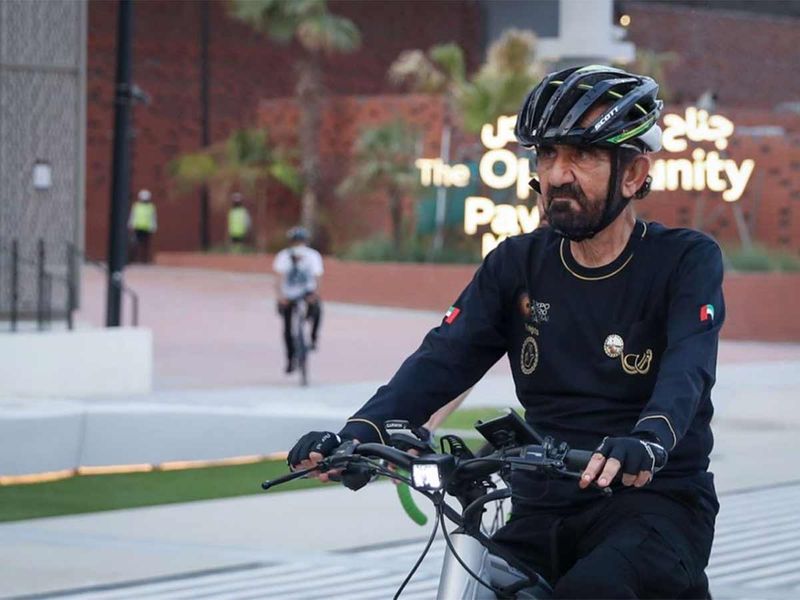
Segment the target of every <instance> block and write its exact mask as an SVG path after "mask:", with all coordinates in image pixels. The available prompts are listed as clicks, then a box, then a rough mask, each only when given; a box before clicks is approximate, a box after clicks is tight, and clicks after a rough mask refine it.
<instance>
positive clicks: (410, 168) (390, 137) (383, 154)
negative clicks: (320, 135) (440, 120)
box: [336, 119, 420, 251]
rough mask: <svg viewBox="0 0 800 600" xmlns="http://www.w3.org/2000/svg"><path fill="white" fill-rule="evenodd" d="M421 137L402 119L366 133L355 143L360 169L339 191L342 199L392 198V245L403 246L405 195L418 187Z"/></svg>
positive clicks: (357, 169)
mask: <svg viewBox="0 0 800 600" xmlns="http://www.w3.org/2000/svg"><path fill="white" fill-rule="evenodd" d="M419 139H420V134H419V132H418V131H416V130H414V129H412V128H411V127H410V126H409V124H408V123H407V122H405V121H403V120H402V119H397V120H395V121H392V122H390V123H385V124H383V125H380V126H378V127H373V128H370V129H365V130H363V131H362V132H361V133H360V135H359V136H358V138H357V139H356V141H355V143H354V144H353V157H354V159H355V162H356V168H355V170H353V172H352V173H351V174H350V175H349V176H348V177H347V178H346V179H345V180H344V181H342V183H340V184H339V186H338V187H337V188H336V193H337V194H338V195H339V196H351V195H354V194H364V193H371V192H374V191H375V190H382V191H384V192H385V193H386V194H387V195H388V197H389V219H390V222H391V224H392V243H393V244H394V248H395V251H399V250H400V247H401V246H402V243H403V205H402V200H403V196H405V195H407V194H408V193H410V192H413V191H415V190H416V189H417V188H418V185H419V184H418V181H419V178H418V175H417V171H416V167H415V166H414V160H415V159H416V157H417V149H418V146H419Z"/></svg>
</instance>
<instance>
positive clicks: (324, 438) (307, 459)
mask: <svg viewBox="0 0 800 600" xmlns="http://www.w3.org/2000/svg"><path fill="white" fill-rule="evenodd" d="M342 442H343V440H342V438H340V437H339V436H338V435H336V434H335V433H333V432H331V431H311V432H309V433H307V434H305V435H304V436H303V437H301V438H300V439H299V440H297V443H296V444H295V445H294V447H293V448H292V449H291V450H290V451H289V457H288V459H287V462H288V463H289V468H290V469H292V470H295V469H311V468H313V467H315V466H317V464H318V463H319V462H320V461H321V460H322V459H323V458H326V457H328V456H330V455H331V454H333V451H334V450H336V448H338V447H339V446H340V445H341V444H342ZM334 474H335V472H334V471H329V472H327V473H320V472H319V471H315V472H314V473H311V474H310V477H316V478H318V479H319V480H320V481H328V480H329V478H330V477H329V476H330V475H334Z"/></svg>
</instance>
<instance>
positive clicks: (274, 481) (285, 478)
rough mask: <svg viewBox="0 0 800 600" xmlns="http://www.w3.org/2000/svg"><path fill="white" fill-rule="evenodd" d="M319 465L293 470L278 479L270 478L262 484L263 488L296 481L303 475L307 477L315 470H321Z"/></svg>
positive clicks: (266, 488)
mask: <svg viewBox="0 0 800 600" xmlns="http://www.w3.org/2000/svg"><path fill="white" fill-rule="evenodd" d="M319 470H320V469H319V466H316V467H311V468H309V469H300V470H299V471H292V472H291V473H289V474H288V475H283V476H281V477H278V478H277V479H268V480H266V481H265V482H263V483H262V484H261V489H262V490H268V489H269V488H271V487H274V486H276V485H281V484H282V483H288V482H290V481H294V480H295V479H300V478H301V477H305V476H306V475H308V474H309V473H313V472H314V471H319Z"/></svg>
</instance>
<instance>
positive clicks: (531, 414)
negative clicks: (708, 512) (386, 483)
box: [342, 221, 725, 495]
mask: <svg viewBox="0 0 800 600" xmlns="http://www.w3.org/2000/svg"><path fill="white" fill-rule="evenodd" d="M722 272H723V268H722V258H721V253H720V250H719V247H718V246H717V244H716V243H715V242H714V241H713V240H711V239H710V238H709V237H707V236H705V235H703V234H702V233H699V232H697V231H692V230H688V229H669V228H666V227H664V226H663V225H660V224H658V223H645V222H643V221H637V222H636V225H635V227H634V230H633V232H632V234H631V237H630V240H629V242H628V244H627V245H626V247H625V249H624V250H623V252H622V253H621V254H620V256H619V257H618V258H617V259H615V260H614V261H613V262H612V263H610V264H608V265H605V266H603V267H600V268H586V267H583V266H581V265H580V264H578V263H577V261H576V260H575V259H574V258H573V256H572V254H571V252H570V245H569V242H567V241H566V240H563V239H562V238H561V237H560V236H558V235H557V234H556V233H554V232H553V231H552V230H550V229H539V230H536V231H534V232H533V233H530V234H526V235H521V236H517V237H513V238H510V239H508V240H506V241H504V242H503V243H501V244H500V245H499V246H498V247H497V248H496V249H495V250H494V251H493V252H491V253H490V254H489V255H488V256H487V257H486V259H485V260H484V262H483V264H482V265H481V267H480V268H479V269H478V271H477V272H476V274H475V276H474V278H473V280H472V282H471V283H470V284H469V285H468V286H467V288H466V289H465V290H464V291H463V292H462V293H461V295H460V296H459V298H458V299H457V300H456V302H455V303H454V305H453V309H452V310H451V311H450V316H449V317H448V318H446V319H445V320H444V321H443V322H442V324H441V325H439V326H438V327H436V328H435V329H433V330H432V331H430V332H429V333H428V334H427V336H426V337H425V339H424V340H423V342H422V345H421V346H420V347H419V349H418V350H417V351H416V352H414V354H412V355H411V356H410V357H409V358H408V359H407V360H406V361H405V362H404V363H403V365H402V366H401V367H400V369H399V370H398V372H397V373H396V374H395V376H394V377H393V378H392V379H391V381H390V382H389V383H388V384H387V385H385V386H383V387H381V388H380V389H379V390H378V391H377V393H376V394H375V395H374V396H373V397H372V399H370V400H369V402H367V403H366V404H365V405H364V406H363V407H362V408H361V409H360V410H359V411H358V412H357V413H356V414H355V415H354V416H353V417H352V418H351V419H350V420H349V421H348V423H347V425H346V426H345V427H344V429H343V430H342V431H343V433H345V434H349V435H351V436H354V437H356V438H358V439H360V440H361V441H380V440H384V441H385V439H386V434H385V432H384V431H383V428H382V424H383V422H384V421H386V420H387V419H407V420H409V421H411V422H412V423H413V424H415V425H420V424H422V423H424V422H425V421H426V420H427V419H428V417H429V416H430V415H431V414H432V413H433V412H435V411H436V410H437V409H438V408H440V407H441V406H443V405H444V404H446V403H447V402H449V401H450V400H452V399H453V398H455V397H456V396H458V395H459V394H460V393H461V392H463V391H464V390H466V389H467V388H469V387H470V386H472V385H474V384H475V383H476V382H477V381H478V380H479V379H480V378H481V377H482V376H483V375H484V373H485V372H486V371H487V370H488V369H489V368H490V367H491V366H492V365H493V364H494V363H495V362H496V361H497V360H498V359H499V358H500V357H502V356H503V355H504V354H507V355H508V360H509V362H510V365H511V370H512V373H513V376H514V381H515V385H516V393H517V397H518V398H519V401H520V402H521V403H522V405H523V407H524V408H525V416H526V419H528V420H529V421H530V422H531V423H532V424H533V425H534V426H535V427H536V428H537V429H538V430H539V431H540V432H541V433H543V434H547V435H552V436H553V437H554V438H555V439H556V440H557V441H566V442H567V443H569V444H570V446H572V447H573V448H582V449H593V448H595V447H597V446H598V445H599V443H600V442H601V441H602V439H603V437H604V436H622V435H626V434H630V433H631V432H649V433H651V434H654V435H655V436H657V437H658V439H659V440H660V441H661V442H662V444H663V445H664V446H665V447H666V448H667V449H668V450H669V452H670V456H669V461H668V464H667V466H666V467H665V468H664V470H663V471H661V472H660V473H659V474H658V476H657V477H656V478H655V481H654V484H653V486H655V482H657V481H662V482H667V481H669V480H673V481H674V480H675V479H676V478H687V477H689V478H696V476H698V475H701V476H702V475H704V474H705V472H706V471H707V468H708V465H709V453H710V452H711V448H712V444H713V438H712V434H711V429H710V425H709V424H710V421H711V416H712V414H713V407H712V404H711V399H710V392H711V388H712V386H713V384H714V380H715V371H716V360H717V345H718V338H719V330H720V327H721V326H722V323H723V321H724V317H725V307H724V301H723V297H722ZM700 479H701V480H702V481H704V482H705V483H701V485H700V487H702V488H705V489H706V491H707V492H709V493H711V494H712V495H713V487H712V486H711V483H710V478H707V477H700ZM573 485H574V484H573ZM575 487H577V486H575Z"/></svg>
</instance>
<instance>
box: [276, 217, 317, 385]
mask: <svg viewBox="0 0 800 600" xmlns="http://www.w3.org/2000/svg"><path fill="white" fill-rule="evenodd" d="M286 237H288V238H289V241H290V244H291V245H290V246H289V247H288V248H284V249H283V250H281V251H280V252H278V254H277V255H276V256H275V260H274V262H273V263H272V269H273V271H275V273H277V274H278V275H279V278H277V279H276V281H275V292H276V295H277V297H278V313H279V314H280V315H281V316H282V317H283V340H284V343H285V345H286V373H291V372H292V371H294V370H295V368H296V364H295V352H294V343H293V341H292V331H291V326H292V310H293V309H294V304H295V302H297V301H298V300H299V299H300V298H305V301H306V304H307V305H308V313H307V315H306V317H307V318H308V319H310V320H311V347H310V349H311V350H316V348H317V336H318V333H319V323H320V319H321V317H322V307H321V301H320V297H319V293H318V292H317V287H318V281H319V278H320V277H322V273H323V272H324V270H323V266H322V255H320V253H319V252H317V251H316V250H314V249H313V248H309V246H308V245H307V244H308V240H309V234H308V230H307V229H305V228H304V227H292V228H291V229H290V230H289V231H288V232H287V234H286Z"/></svg>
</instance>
